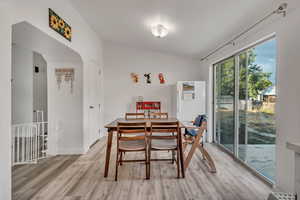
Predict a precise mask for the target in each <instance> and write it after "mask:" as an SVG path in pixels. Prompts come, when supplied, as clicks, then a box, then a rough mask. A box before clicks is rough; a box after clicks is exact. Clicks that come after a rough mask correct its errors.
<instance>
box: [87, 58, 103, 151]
mask: <svg viewBox="0 0 300 200" xmlns="http://www.w3.org/2000/svg"><path fill="white" fill-rule="evenodd" d="M89 67H90V69H89V72H90V73H89V81H88V82H89V87H88V95H89V113H88V121H89V122H88V124H89V131H88V134H89V135H88V144H89V146H90V145H92V144H93V143H94V142H95V141H97V139H99V138H100V127H101V125H102V122H101V112H102V105H101V97H102V91H101V90H102V84H101V83H102V79H101V73H100V71H99V69H100V67H99V66H98V65H97V64H95V63H91V64H90V66H89Z"/></svg>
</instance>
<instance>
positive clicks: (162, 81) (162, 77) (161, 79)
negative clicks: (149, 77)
mask: <svg viewBox="0 0 300 200" xmlns="http://www.w3.org/2000/svg"><path fill="white" fill-rule="evenodd" d="M158 79H159V82H160V84H165V83H166V80H165V78H164V74H163V73H159V74H158Z"/></svg>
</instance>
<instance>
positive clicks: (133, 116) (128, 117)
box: [125, 113, 145, 120]
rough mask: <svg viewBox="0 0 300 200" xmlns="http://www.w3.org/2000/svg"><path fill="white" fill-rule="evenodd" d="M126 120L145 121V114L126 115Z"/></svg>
mask: <svg viewBox="0 0 300 200" xmlns="http://www.w3.org/2000/svg"><path fill="white" fill-rule="evenodd" d="M125 119H126V120H130V119H145V113H125Z"/></svg>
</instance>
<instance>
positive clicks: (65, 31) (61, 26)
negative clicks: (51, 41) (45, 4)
mask: <svg viewBox="0 0 300 200" xmlns="http://www.w3.org/2000/svg"><path fill="white" fill-rule="evenodd" d="M49 26H50V27H51V28H52V29H53V30H55V31H56V32H57V33H59V34H60V35H62V36H63V37H64V38H66V39H67V40H69V41H70V42H71V40H72V28H71V26H70V25H69V24H67V22H65V20H63V19H62V18H60V17H59V16H58V15H57V14H56V13H55V12H54V11H53V10H51V8H49Z"/></svg>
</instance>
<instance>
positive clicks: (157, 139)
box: [148, 121, 180, 178]
mask: <svg viewBox="0 0 300 200" xmlns="http://www.w3.org/2000/svg"><path fill="white" fill-rule="evenodd" d="M179 137H180V135H179V122H178V121H176V122H151V127H150V133H149V135H148V159H149V172H148V174H149V177H150V165H151V164H150V163H151V161H172V162H174V160H175V156H173V155H174V154H173V155H172V158H171V159H151V152H152V151H172V152H177V153H176V154H177V156H176V164H177V177H178V178H179V177H180V165H179V159H180V153H179V151H180V148H179V147H180V139H179Z"/></svg>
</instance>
